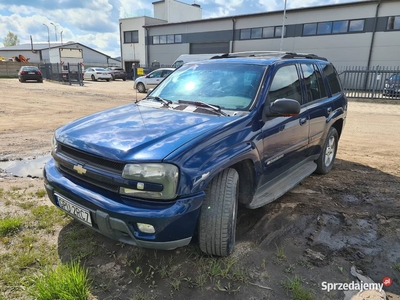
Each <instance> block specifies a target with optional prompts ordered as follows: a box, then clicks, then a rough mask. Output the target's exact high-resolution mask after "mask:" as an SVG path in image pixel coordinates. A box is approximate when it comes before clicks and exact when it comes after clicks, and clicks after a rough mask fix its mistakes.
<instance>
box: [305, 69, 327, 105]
mask: <svg viewBox="0 0 400 300" xmlns="http://www.w3.org/2000/svg"><path fill="white" fill-rule="evenodd" d="M301 69H302V71H303V75H304V81H305V85H306V90H307V102H311V101H314V100H318V99H321V98H324V97H326V91H325V86H324V83H323V81H322V76H321V73H320V72H319V71H318V69H317V67H316V65H315V64H302V65H301Z"/></svg>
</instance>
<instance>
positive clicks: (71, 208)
mask: <svg viewBox="0 0 400 300" xmlns="http://www.w3.org/2000/svg"><path fill="white" fill-rule="evenodd" d="M56 197H57V200H58V206H59V207H60V208H61V209H62V210H63V211H65V212H66V213H68V214H70V215H71V216H73V217H74V218H76V219H78V220H80V221H82V222H84V223H85V224H88V225H90V226H92V219H91V218H90V213H89V210H87V209H86V208H84V207H82V206H80V205H77V204H75V203H73V202H72V201H70V200H68V199H65V198H64V197H63V196H60V195H58V194H56Z"/></svg>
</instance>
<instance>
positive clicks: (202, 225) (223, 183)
mask: <svg viewBox="0 0 400 300" xmlns="http://www.w3.org/2000/svg"><path fill="white" fill-rule="evenodd" d="M238 195H239V174H238V173H237V172H236V170H235V169H227V170H224V171H223V172H221V173H220V174H218V175H217V176H216V177H215V178H214V179H213V180H212V181H211V183H210V184H209V186H208V188H207V190H206V196H205V200H204V203H203V205H202V208H201V213H200V217H199V245H200V249H201V251H203V252H204V253H206V254H208V255H215V256H227V255H229V254H231V253H232V251H233V249H234V247H235V236H236V220H237V206H238Z"/></svg>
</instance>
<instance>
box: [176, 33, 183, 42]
mask: <svg viewBox="0 0 400 300" xmlns="http://www.w3.org/2000/svg"><path fill="white" fill-rule="evenodd" d="M175 43H182V35H181V34H175Z"/></svg>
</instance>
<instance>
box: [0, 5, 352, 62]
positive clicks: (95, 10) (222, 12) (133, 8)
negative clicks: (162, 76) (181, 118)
mask: <svg viewBox="0 0 400 300" xmlns="http://www.w3.org/2000/svg"><path fill="white" fill-rule="evenodd" d="M154 1H157V0H0V47H3V46H4V44H3V39H4V38H5V37H6V35H7V33H8V32H9V31H11V32H12V33H14V34H16V35H17V36H18V38H19V40H20V44H26V43H30V39H31V36H32V40H33V42H34V43H39V42H47V40H48V37H50V42H55V41H56V39H57V41H58V42H60V41H61V32H62V41H63V43H65V42H68V41H74V42H78V43H81V44H83V45H86V46H88V47H90V48H93V49H95V50H97V51H100V52H102V53H104V54H106V55H109V56H111V57H118V56H120V46H119V19H121V18H130V17H138V16H144V15H146V16H149V17H153V4H152V2H154ZM356 1H359V0H287V6H286V7H287V9H291V8H300V7H312V6H320V5H326V4H337V3H345V2H356ZM180 2H184V3H188V4H193V3H196V4H199V5H200V6H201V7H202V13H203V19H209V18H217V17H226V16H234V15H242V14H251V13H260V12H268V11H276V10H283V8H284V0H181V1H180ZM43 24H45V25H47V27H46V26H45V25H43ZM47 28H48V29H49V30H47Z"/></svg>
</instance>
